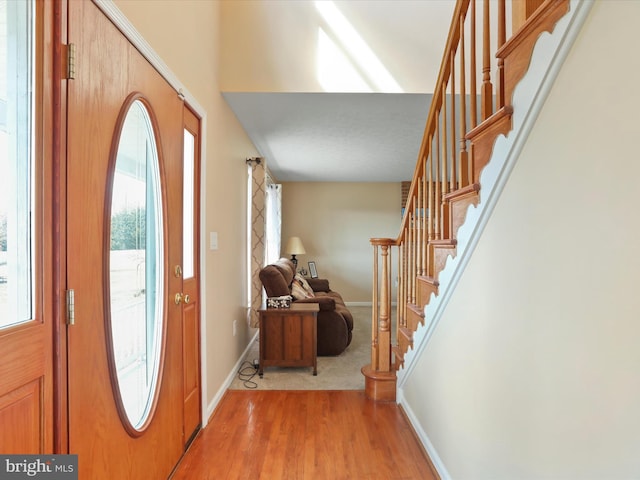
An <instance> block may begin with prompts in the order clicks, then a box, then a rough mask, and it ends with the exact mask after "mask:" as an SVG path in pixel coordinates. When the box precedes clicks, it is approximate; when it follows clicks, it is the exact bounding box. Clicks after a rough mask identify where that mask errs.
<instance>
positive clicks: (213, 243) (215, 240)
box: [209, 232, 218, 250]
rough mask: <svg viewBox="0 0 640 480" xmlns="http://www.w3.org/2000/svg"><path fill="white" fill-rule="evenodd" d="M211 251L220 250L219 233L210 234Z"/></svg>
mask: <svg viewBox="0 0 640 480" xmlns="http://www.w3.org/2000/svg"><path fill="white" fill-rule="evenodd" d="M209 249H211V250H217V249H218V232H209Z"/></svg>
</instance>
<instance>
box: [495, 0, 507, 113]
mask: <svg viewBox="0 0 640 480" xmlns="http://www.w3.org/2000/svg"><path fill="white" fill-rule="evenodd" d="M505 9H506V6H505V0H499V1H498V46H497V48H496V51H498V50H499V49H500V47H502V46H503V45H504V44H505V43H506V41H507V38H506V19H505ZM497 82H498V87H497V90H498V91H497V95H498V98H497V103H498V105H497V107H496V110H499V109H500V108H502V107H504V102H505V98H504V95H505V93H504V58H498V79H497Z"/></svg>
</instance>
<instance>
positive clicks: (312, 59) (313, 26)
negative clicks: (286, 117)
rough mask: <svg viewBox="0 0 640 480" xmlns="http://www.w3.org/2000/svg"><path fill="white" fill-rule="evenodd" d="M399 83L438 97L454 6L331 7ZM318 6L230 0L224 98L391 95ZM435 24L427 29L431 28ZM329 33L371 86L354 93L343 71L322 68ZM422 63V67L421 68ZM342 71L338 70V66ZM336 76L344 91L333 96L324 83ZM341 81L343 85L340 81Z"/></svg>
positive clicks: (434, 0) (438, 1) (382, 1)
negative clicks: (322, 38) (324, 40)
mask: <svg viewBox="0 0 640 480" xmlns="http://www.w3.org/2000/svg"><path fill="white" fill-rule="evenodd" d="M322 3H325V4H332V5H335V6H336V8H337V10H339V12H340V13H341V15H342V16H343V17H344V18H345V19H346V22H347V23H348V24H350V25H351V27H353V28H354V29H355V30H356V31H357V35H358V36H359V37H360V38H361V39H362V41H363V43H364V44H365V45H366V46H367V47H368V48H369V49H371V50H372V51H373V52H375V56H376V58H377V59H378V60H379V62H380V63H381V64H382V65H383V66H384V68H385V70H386V71H387V72H388V73H389V74H390V75H391V77H393V78H394V80H395V82H396V83H397V84H398V85H399V86H400V90H401V91H402V92H404V93H431V92H432V91H433V85H434V84H435V82H436V79H437V77H438V70H439V68H440V61H441V58H442V52H443V50H444V44H445V42H446V40H447V33H448V31H449V24H450V22H451V18H452V16H453V15H452V12H453V8H454V6H455V2H454V1H452V0H429V1H428V2H418V1H415V0H375V1H357V2H355V1H340V0H337V1H329V0H322ZM315 4H316V2H314V1H312V0H307V1H290V0H269V1H266V2H265V1H262V0H243V1H236V0H224V1H222V2H221V6H222V10H221V11H222V15H223V16H224V19H225V22H224V24H223V25H222V29H221V42H222V46H223V50H222V52H221V66H222V71H221V74H220V84H221V90H222V91H225V92H324V91H372V92H385V91H387V92H388V91H389V90H387V89H385V88H384V87H382V86H380V84H379V80H380V78H382V75H381V74H371V73H369V72H367V68H368V67H369V66H370V65H371V64H372V62H367V64H365V65H362V64H359V63H358V60H360V59H362V58H364V56H363V54H362V51H359V50H357V49H355V48H354V46H355V42H353V41H349V42H346V43H345V42H341V41H340V40H339V34H338V35H337V34H336V33H337V32H340V31H343V29H342V28H341V27H339V22H336V21H327V20H326V19H325V18H324V17H323V16H322V15H321V13H320V11H319V10H318V9H317V8H316V5H315ZM425 22H428V25H429V26H428V28H425ZM320 31H323V32H326V34H327V36H328V37H329V38H330V39H331V43H332V45H333V46H334V47H335V48H336V51H337V53H334V54H332V55H331V57H332V60H335V58H337V57H338V56H340V55H345V56H346V57H347V58H348V59H349V60H348V61H347V62H346V63H347V64H350V65H353V66H354V68H355V69H356V70H357V71H358V72H359V75H360V76H361V77H362V79H363V80H364V83H365V84H367V85H368V88H369V90H360V89H356V90H353V89H351V88H348V87H347V85H350V83H349V82H348V81H346V79H345V77H346V75H345V74H344V72H342V75H339V73H340V72H339V70H340V69H338V68H333V69H331V70H332V71H330V72H327V71H326V69H324V68H322V67H320V66H319V65H322V58H323V56H322V52H323V49H322V45H323V44H322V42H321V41H320V40H319V32H320ZM416 59H420V61H416ZM334 65H335V64H334ZM325 74H330V76H331V77H332V82H336V83H334V85H335V84H339V85H340V86H341V87H342V88H340V87H338V88H335V89H328V88H327V85H326V83H325V84H324V85H323V83H322V82H321V81H320V80H319V77H320V76H321V75H325ZM336 77H338V78H336Z"/></svg>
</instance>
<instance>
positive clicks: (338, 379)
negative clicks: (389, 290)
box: [229, 306, 371, 390]
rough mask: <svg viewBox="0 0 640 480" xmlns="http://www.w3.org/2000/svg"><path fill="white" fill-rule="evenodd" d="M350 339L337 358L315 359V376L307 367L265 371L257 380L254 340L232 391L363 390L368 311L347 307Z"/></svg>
mask: <svg viewBox="0 0 640 480" xmlns="http://www.w3.org/2000/svg"><path fill="white" fill-rule="evenodd" d="M348 308H349V310H350V311H351V314H352V315H353V339H352V340H351V344H350V345H349V346H348V347H347V349H346V350H345V351H344V352H342V353H341V354H340V355H338V356H337V357H318V375H317V376H315V377H314V376H313V373H312V371H313V369H312V368H311V367H286V368H285V367H269V368H265V370H264V376H263V377H262V378H260V377H259V376H258V373H257V371H256V370H255V368H254V367H253V366H252V365H253V360H254V359H255V360H258V359H259V358H260V345H259V342H258V339H256V341H254V342H253V345H252V346H251V348H250V349H249V351H248V353H247V355H246V357H245V358H244V361H243V363H242V366H241V367H240V371H239V372H238V375H236V378H235V379H234V381H233V382H232V383H231V386H230V387H229V388H230V389H232V390H244V389H257V390H364V377H363V376H362V373H361V372H360V369H361V368H362V367H363V366H365V365H367V364H369V363H370V362H371V307H354V306H349V307H348Z"/></svg>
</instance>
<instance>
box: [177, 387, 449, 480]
mask: <svg viewBox="0 0 640 480" xmlns="http://www.w3.org/2000/svg"><path fill="white" fill-rule="evenodd" d="M171 478H172V480H183V479H190V480H193V479H196V480H207V479H211V480H213V479H215V480H221V479H242V480H254V479H265V480H280V479H291V480H306V479H313V480H325V479H327V480H328V479H331V480H340V479H354V480H374V479H375V480H378V479H379V480H405V479H406V480H431V479H437V478H438V477H437V475H436V474H435V473H434V472H433V470H432V469H431V465H430V462H429V460H428V458H427V456H426V455H425V453H424V450H423V449H422V447H421V445H420V444H419V443H418V441H417V439H416V438H415V435H414V433H413V430H412V429H411V427H410V425H409V423H408V421H407V420H406V418H405V417H404V415H403V413H402V412H401V410H400V408H399V407H398V406H397V405H396V404H395V403H374V402H372V401H370V400H368V399H367V398H366V397H365V395H364V392H362V391H273V390H272V391H243V390H229V391H227V393H226V394H225V396H224V398H223V399H222V401H221V402H220V404H219V405H218V407H217V409H216V411H215V412H214V414H213V416H212V418H211V421H210V422H209V424H208V425H207V427H206V428H205V429H204V430H203V431H201V432H200V433H199V435H198V436H197V437H196V439H195V440H194V441H193V443H192V445H191V447H190V448H189V450H188V451H187V453H186V454H185V456H184V458H183V459H182V461H181V463H180V464H179V465H178V467H177V468H176V471H175V472H174V475H173V476H172V477H171Z"/></svg>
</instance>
